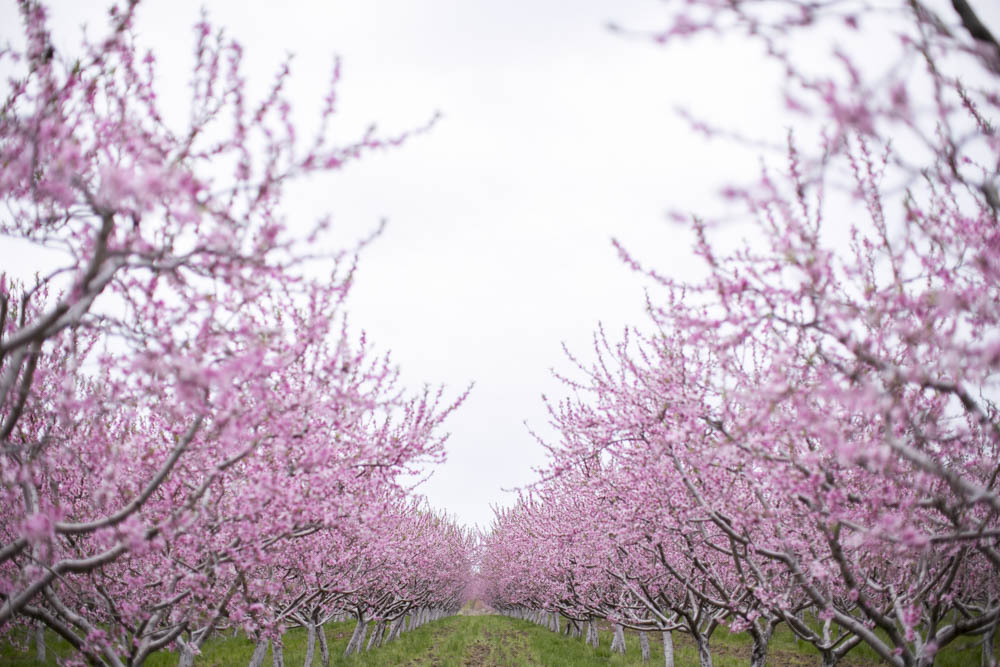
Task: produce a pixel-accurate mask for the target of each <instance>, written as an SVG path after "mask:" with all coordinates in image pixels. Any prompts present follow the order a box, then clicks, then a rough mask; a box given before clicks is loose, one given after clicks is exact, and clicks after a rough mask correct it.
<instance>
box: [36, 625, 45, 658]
mask: <svg viewBox="0 0 1000 667" xmlns="http://www.w3.org/2000/svg"><path fill="white" fill-rule="evenodd" d="M35 659H36V660H38V662H45V625H44V624H43V623H42V622H41V621H35Z"/></svg>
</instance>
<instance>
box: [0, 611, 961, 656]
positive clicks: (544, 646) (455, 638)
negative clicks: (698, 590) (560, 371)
mask: <svg viewBox="0 0 1000 667" xmlns="http://www.w3.org/2000/svg"><path fill="white" fill-rule="evenodd" d="M325 629H326V635H327V641H328V642H329V644H330V652H331V656H332V660H331V664H333V665H337V666H342V667H360V666H374V665H377V666H380V667H381V666H383V665H385V666H393V665H405V666H407V667H449V666H452V665H456V666H460V665H461V666H464V665H491V666H507V665H510V666H511V667H521V666H545V667H551V666H553V665H566V666H574V667H589V666H592V665H594V666H596V665H616V666H624V665H642V664H643V663H642V660H641V657H640V654H639V638H638V635H637V634H635V633H632V632H628V633H626V642H627V645H628V650H627V652H626V654H625V655H624V656H621V655H612V653H611V650H610V646H611V628H610V627H609V626H607V625H606V624H603V625H602V626H601V628H600V635H601V642H600V647H599V648H598V649H596V650H595V649H592V648H590V647H589V646H587V645H586V644H585V643H584V641H583V640H582V639H569V638H566V637H565V636H561V635H557V634H555V633H553V632H550V631H548V630H546V629H544V628H542V627H541V626H538V625H535V624H533V623H529V622H527V621H520V620H516V619H511V618H507V617H504V616H488V615H481V616H452V617H450V618H445V619H442V620H440V621H436V622H434V623H428V624H427V625H425V626H423V627H421V628H418V629H417V630H414V631H412V632H407V633H405V634H403V635H402V636H401V637H400V638H399V639H398V640H396V641H394V642H391V643H389V644H387V645H385V646H383V647H382V648H380V649H377V650H373V651H372V652H371V653H365V654H362V655H358V656H351V657H350V658H348V659H346V660H345V659H344V658H342V657H341V655H342V654H343V652H344V648H345V646H346V645H347V641H348V639H350V636H351V632H352V631H353V629H354V623H353V621H352V622H347V623H329V624H327V626H326V628H325ZM48 637H49V639H48V640H47V647H48V654H49V655H48V657H49V660H48V661H47V662H45V663H39V662H37V661H35V660H34V659H33V656H34V647H32V650H31V651H30V652H27V653H26V652H24V651H23V643H22V642H23V635H22V636H20V637H15V639H16V640H18V643H22V648H18V647H16V646H14V645H12V644H11V643H10V642H5V643H4V644H2V645H0V664H3V665H9V666H10V667H39V666H40V665H56V664H57V662H56V658H57V657H67V656H68V655H69V654H70V651H69V646H68V645H67V644H66V643H65V642H63V641H62V640H60V639H58V638H57V637H55V636H52V635H49V636H48ZM966 643H967V642H964V641H961V640H960V641H959V642H956V644H953V645H952V647H948V648H946V649H945V651H943V652H942V654H941V655H939V658H938V661H937V662H936V664H937V665H941V666H943V667H960V666H962V665H970V664H978V662H979V649H978V647H975V648H970V649H966V650H964V651H961V650H958V649H959V648H961V646H963V645H965V644H966ZM305 644H306V634H305V631H304V630H303V629H301V628H296V629H293V630H291V631H289V632H288V633H286V634H285V636H284V646H285V650H284V653H285V664H287V665H288V666H289V667H297V666H298V665H301V664H302V661H303V659H304V657H305V650H306V646H305ZM650 648H651V652H652V657H651V662H650V664H652V665H657V664H660V665H662V664H663V648H662V644H661V643H660V641H659V637H658V636H656V635H655V634H652V633H651V634H650ZM252 652H253V644H251V642H250V641H249V640H247V639H246V638H245V637H242V636H239V637H222V636H219V637H215V638H212V639H210V640H209V641H208V642H206V644H205V646H204V647H203V648H202V655H201V656H200V657H199V658H198V659H197V660H196V662H195V664H196V665H199V666H200V667H229V666H230V665H240V666H241V665H246V664H247V663H248V662H249V660H250V654H251V653H252ZM318 653H319V651H318V649H317V655H316V662H315V663H314V664H316V665H319V655H318ZM749 654H750V641H749V637H748V636H747V635H743V634H739V635H733V634H729V633H728V632H727V631H726V630H725V628H720V629H719V630H717V631H716V633H715V634H714V635H713V637H712V658H713V663H714V665H715V667H737V666H741V667H742V666H744V665H746V664H747V663H748V660H749ZM674 656H675V661H676V664H677V666H678V667H684V666H686V665H697V664H698V656H697V652H696V650H695V647H694V643H693V642H692V641H691V640H690V639H689V638H688V637H687V636H685V635H683V634H681V633H674ZM879 662H880V661H879V660H878V658H877V657H876V656H875V654H874V653H873V652H872V651H871V650H870V649H868V648H867V647H864V646H861V647H858V648H856V649H855V650H854V651H852V652H851V653H850V654H848V656H847V658H846V659H845V660H844V661H843V663H842V664H844V665H848V666H853V665H857V666H862V665H877V664H879ZM176 663H177V657H176V655H175V654H171V653H168V652H161V653H159V654H156V655H154V656H152V657H151V658H150V660H149V661H148V662H147V663H146V664H147V665H150V666H151V667H168V666H173V665H175V664H176ZM818 663H819V660H818V658H817V657H816V652H815V651H814V650H813V649H812V648H811V647H809V646H807V645H806V644H805V643H804V642H803V643H800V644H799V645H798V646H796V643H795V639H794V637H793V636H792V634H791V633H790V632H789V631H788V630H787V629H784V628H780V629H779V630H778V631H776V632H775V636H774V638H773V639H772V641H771V647H770V651H769V653H768V665H776V666H799V665H802V666H805V665H817V664H818ZM264 664H265V665H268V666H270V664H271V658H270V656H268V657H267V658H266V659H265V662H264Z"/></svg>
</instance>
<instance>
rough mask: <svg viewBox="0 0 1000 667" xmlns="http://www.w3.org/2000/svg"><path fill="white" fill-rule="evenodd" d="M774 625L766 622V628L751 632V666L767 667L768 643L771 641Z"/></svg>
mask: <svg viewBox="0 0 1000 667" xmlns="http://www.w3.org/2000/svg"><path fill="white" fill-rule="evenodd" d="M772 632H774V625H772V624H771V623H765V624H764V629H763V630H760V631H759V632H754V633H751V636H752V637H753V647H752V648H751V649H750V667H765V665H766V664H767V645H768V644H769V643H770V641H771V633H772Z"/></svg>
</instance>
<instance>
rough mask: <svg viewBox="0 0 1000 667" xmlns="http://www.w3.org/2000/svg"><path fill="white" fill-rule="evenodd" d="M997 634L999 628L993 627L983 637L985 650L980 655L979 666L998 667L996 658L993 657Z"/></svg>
mask: <svg viewBox="0 0 1000 667" xmlns="http://www.w3.org/2000/svg"><path fill="white" fill-rule="evenodd" d="M996 634H997V626H995V625H994V626H993V627H991V628H990V629H989V630H987V631H986V636H985V637H983V648H982V653H981V654H980V659H979V664H980V666H981V667H997V660H996V657H995V656H994V655H993V639H994V637H996Z"/></svg>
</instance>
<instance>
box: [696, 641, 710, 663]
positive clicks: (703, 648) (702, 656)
mask: <svg viewBox="0 0 1000 667" xmlns="http://www.w3.org/2000/svg"><path fill="white" fill-rule="evenodd" d="M694 641H695V643H696V644H697V645H698V667H712V652H711V651H710V650H709V648H708V639H707V638H706V637H702V636H700V635H698V636H695V637H694Z"/></svg>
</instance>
